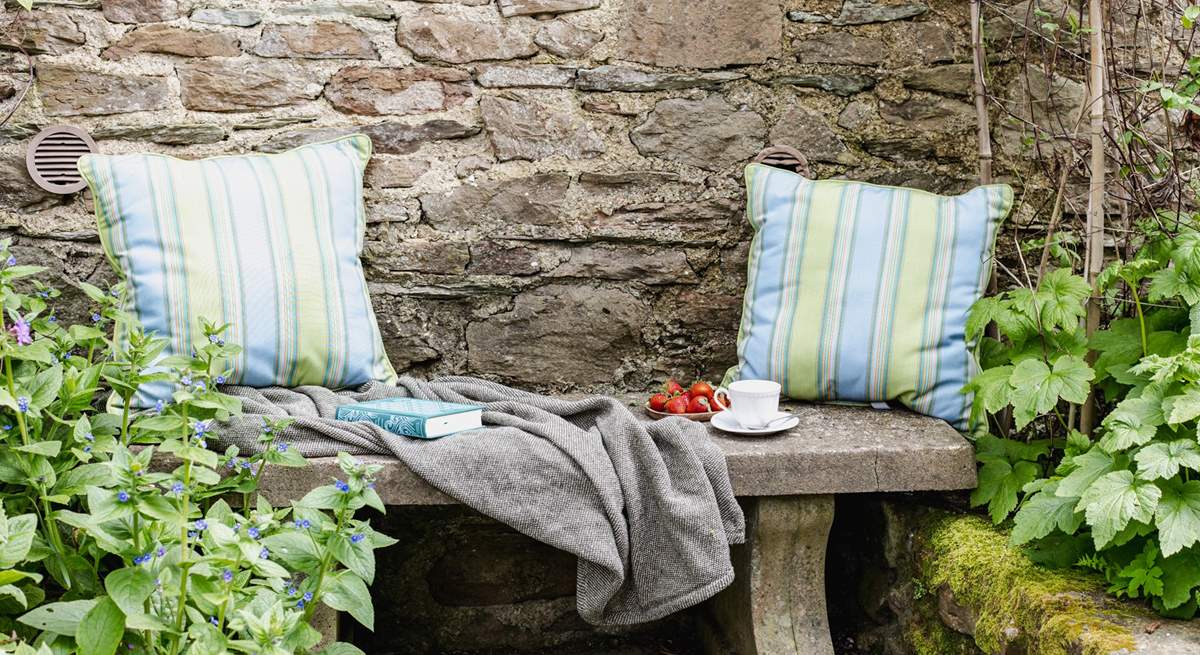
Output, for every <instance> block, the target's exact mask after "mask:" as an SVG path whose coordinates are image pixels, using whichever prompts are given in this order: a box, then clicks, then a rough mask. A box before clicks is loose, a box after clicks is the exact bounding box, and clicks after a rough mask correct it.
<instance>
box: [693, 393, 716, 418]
mask: <svg viewBox="0 0 1200 655" xmlns="http://www.w3.org/2000/svg"><path fill="white" fill-rule="evenodd" d="M687 411H688V414H704V413H706V412H711V411H712V406H711V405H709V404H708V397H707V396H695V397H693V398H692V402H690V403H688V408H687Z"/></svg>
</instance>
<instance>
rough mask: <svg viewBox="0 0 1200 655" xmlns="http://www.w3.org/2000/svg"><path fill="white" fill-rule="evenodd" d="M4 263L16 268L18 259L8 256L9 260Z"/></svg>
mask: <svg viewBox="0 0 1200 655" xmlns="http://www.w3.org/2000/svg"><path fill="white" fill-rule="evenodd" d="M4 263H5V264H8V265H9V266H16V265H17V258H16V257H13V256H12V255H9V256H8V260H7V261H5V262H4Z"/></svg>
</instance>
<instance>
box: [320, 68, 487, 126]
mask: <svg viewBox="0 0 1200 655" xmlns="http://www.w3.org/2000/svg"><path fill="white" fill-rule="evenodd" d="M469 80H470V75H468V74H467V73H466V72H465V71H460V70H457V69H454V68H443V67H434V66H409V67H406V68H368V67H365V66H350V67H347V68H343V69H341V70H339V71H338V72H337V73H335V74H334V76H333V78H332V79H330V80H329V86H327V87H326V88H325V97H326V98H328V99H329V102H330V104H332V105H333V106H334V108H336V109H337V110H338V111H343V112H347V113H354V114H366V115H371V116H383V115H389V114H390V115H395V114H420V113H425V112H431V111H441V110H443V109H446V108H448V107H450V106H453V105H458V104H461V103H462V102H463V101H464V100H466V99H467V98H469V97H471V85H470V83H469Z"/></svg>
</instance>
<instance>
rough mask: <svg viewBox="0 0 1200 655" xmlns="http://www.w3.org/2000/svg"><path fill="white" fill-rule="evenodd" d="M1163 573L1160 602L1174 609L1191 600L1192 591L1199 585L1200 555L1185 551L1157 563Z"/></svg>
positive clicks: (1192, 551) (1167, 607)
mask: <svg viewBox="0 0 1200 655" xmlns="http://www.w3.org/2000/svg"><path fill="white" fill-rule="evenodd" d="M1159 567H1160V568H1161V569H1162V571H1163V576H1162V581H1163V591H1162V602H1163V607H1164V608H1166V609H1174V608H1176V607H1179V606H1180V605H1182V604H1184V603H1186V602H1188V601H1189V600H1191V598H1192V590H1193V589H1195V588H1196V586H1197V585H1200V553H1197V552H1196V551H1195V550H1194V549H1186V550H1184V551H1183V552H1180V553H1177V554H1175V555H1172V556H1170V557H1166V558H1164V559H1163V560H1161V561H1160V562H1159Z"/></svg>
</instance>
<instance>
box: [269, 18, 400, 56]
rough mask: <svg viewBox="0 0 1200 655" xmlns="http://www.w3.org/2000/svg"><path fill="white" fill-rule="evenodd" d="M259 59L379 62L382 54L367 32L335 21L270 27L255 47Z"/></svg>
mask: <svg viewBox="0 0 1200 655" xmlns="http://www.w3.org/2000/svg"><path fill="white" fill-rule="evenodd" d="M254 54H256V55H258V56H260V57H300V58H304V59H378V58H379V53H378V52H376V51H375V46H374V45H372V44H371V38H370V37H369V36H367V34H366V33H365V32H363V31H362V30H360V29H358V28H357V27H353V26H351V25H347V24H345V23H338V22H334V21H317V22H315V23H312V24H309V25H267V26H266V27H265V28H263V33H262V38H261V39H260V40H259V42H258V45H256V46H254Z"/></svg>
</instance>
